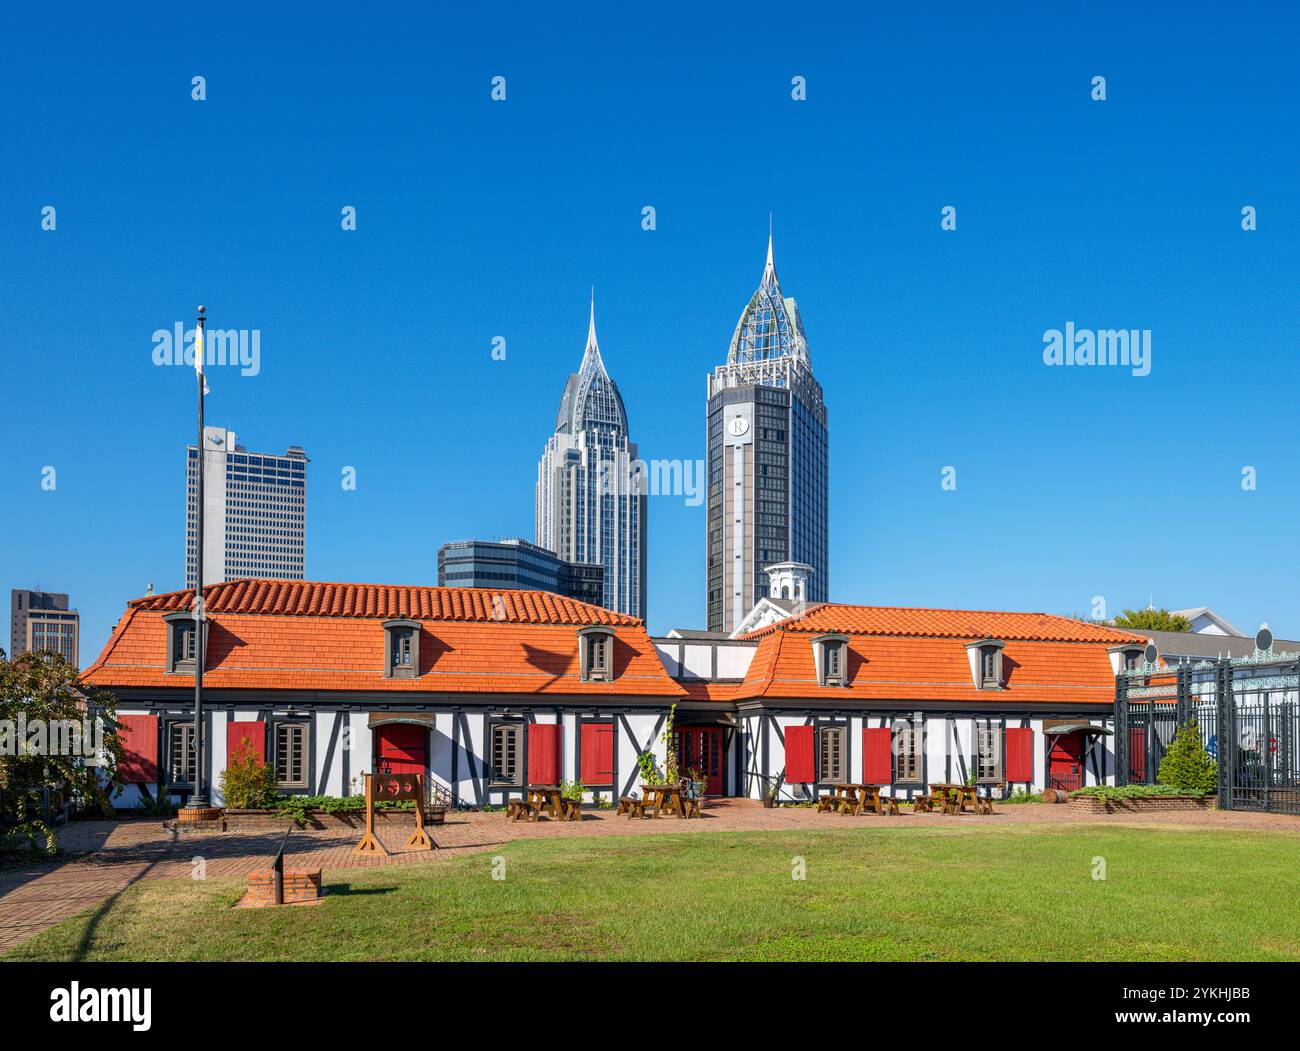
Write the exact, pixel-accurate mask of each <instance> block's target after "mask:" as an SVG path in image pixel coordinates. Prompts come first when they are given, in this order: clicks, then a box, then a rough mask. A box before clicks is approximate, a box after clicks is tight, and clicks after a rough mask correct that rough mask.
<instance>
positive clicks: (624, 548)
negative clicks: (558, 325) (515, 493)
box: [537, 292, 646, 618]
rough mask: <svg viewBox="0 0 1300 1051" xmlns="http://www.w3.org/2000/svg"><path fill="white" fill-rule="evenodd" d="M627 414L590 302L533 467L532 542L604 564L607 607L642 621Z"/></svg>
mask: <svg viewBox="0 0 1300 1051" xmlns="http://www.w3.org/2000/svg"><path fill="white" fill-rule="evenodd" d="M642 482H643V479H642V472H641V470H640V464H639V463H638V461H637V450H636V445H635V444H634V443H633V442H630V441H628V433H627V410H626V409H625V408H624V407H623V398H622V396H621V395H620V394H619V392H618V385H617V384H615V382H614V381H613V380H612V379H610V376H609V373H608V372H606V371H605V363H604V362H603V361H602V360H601V357H600V345H599V344H598V343H597V342H596V298H595V294H594V292H593V294H592V300H591V318H590V321H589V323H588V326H587V347H586V350H585V351H583V355H582V364H581V365H580V366H579V367H578V371H577V372H575V373H573V374H571V375H570V376H569V379H568V381H567V382H566V383H565V384H564V394H563V395H562V396H561V397H560V411H559V412H558V413H557V414H556V417H555V433H554V434H552V435H551V436H550V438H548V439H547V442H546V448H545V450H544V451H543V452H542V458H541V461H540V462H539V463H538V465H537V544H538V546H539V547H544V548H546V549H547V550H548V551H553V552H555V554H557V555H559V556H560V558H562V559H564V560H565V561H566V562H594V563H598V564H599V565H601V566H603V567H604V571H605V600H604V603H603V605H604V606H606V607H607V608H608V609H613V610H618V611H619V612H620V613H628V614H631V615H632V616H634V617H641V618H644V617H645V614H646V594H645V590H646V589H645V579H646V578H645V565H646V563H645V550H646V497H645V492H644V486H643V484H642Z"/></svg>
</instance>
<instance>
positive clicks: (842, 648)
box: [813, 635, 849, 686]
mask: <svg viewBox="0 0 1300 1051" xmlns="http://www.w3.org/2000/svg"><path fill="white" fill-rule="evenodd" d="M813 656H814V657H815V659H816V661H817V685H819V686H847V685H848V684H849V639H848V636H847V635H818V636H817V638H815V639H813Z"/></svg>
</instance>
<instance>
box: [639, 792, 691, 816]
mask: <svg viewBox="0 0 1300 1051" xmlns="http://www.w3.org/2000/svg"><path fill="white" fill-rule="evenodd" d="M641 793H642V798H643V799H644V800H645V805H646V809H649V808H650V805H651V801H652V799H653V803H654V815H653V816H654V817H658V816H659V815H660V814H662V813H663V812H664V810H668V811H671V812H672V813H673V814H676V815H677V816H678V817H685V816H686V812H685V810H684V808H683V807H682V789H681V786H680V785H642V786H641Z"/></svg>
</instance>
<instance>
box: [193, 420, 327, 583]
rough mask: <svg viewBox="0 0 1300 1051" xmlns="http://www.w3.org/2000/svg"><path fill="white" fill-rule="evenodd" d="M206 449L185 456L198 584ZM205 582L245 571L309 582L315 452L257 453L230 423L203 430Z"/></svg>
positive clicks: (238, 575)
mask: <svg viewBox="0 0 1300 1051" xmlns="http://www.w3.org/2000/svg"><path fill="white" fill-rule="evenodd" d="M197 465H198V454H197V452H196V451H195V449H194V446H192V445H191V446H189V447H188V449H187V450H186V459H185V586H186V587H193V586H194V580H195V576H196V574H197V571H198V567H197V565H196V563H195V548H196V546H197V545H196V544H195V531H196V529H197V526H198V517H197V514H198V495H197V494H198V468H197ZM203 472H204V474H203V488H204V493H203V497H204V503H205V504H206V505H207V510H206V512H205V514H204V520H203V583H204V584H205V585H206V584H219V583H221V581H223V580H238V579H240V578H241V577H261V578H263V579H266V580H301V579H302V578H303V571H304V559H305V555H304V552H305V548H306V532H307V454H306V453H305V452H303V450H302V449H300V448H299V447H298V446H296V445H291V446H289V448H288V450H287V451H286V452H285V454H284V455H283V456H273V455H271V454H270V453H250V452H249V451H248V450H247V449H245V448H244V446H242V445H238V444H236V442H235V432H234V431H228V430H226V429H225V428H224V427H204V428H203Z"/></svg>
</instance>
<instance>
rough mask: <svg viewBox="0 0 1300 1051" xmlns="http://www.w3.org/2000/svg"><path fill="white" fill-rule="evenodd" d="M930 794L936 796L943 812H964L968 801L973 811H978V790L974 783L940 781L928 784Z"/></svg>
mask: <svg viewBox="0 0 1300 1051" xmlns="http://www.w3.org/2000/svg"><path fill="white" fill-rule="evenodd" d="M930 795H931V797H937V799H938V801H939V802H940V804H941V805H942V806H943V812H944V813H945V814H964V813H966V805H967V804H968V803H969V804H970V808H971V811H972V812H973V813H979V802H978V796H979V792H978V790H977V789H976V788H975V786H974V785H958V784H952V783H950V782H947V781H940V782H936V783H934V784H931V785H930Z"/></svg>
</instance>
